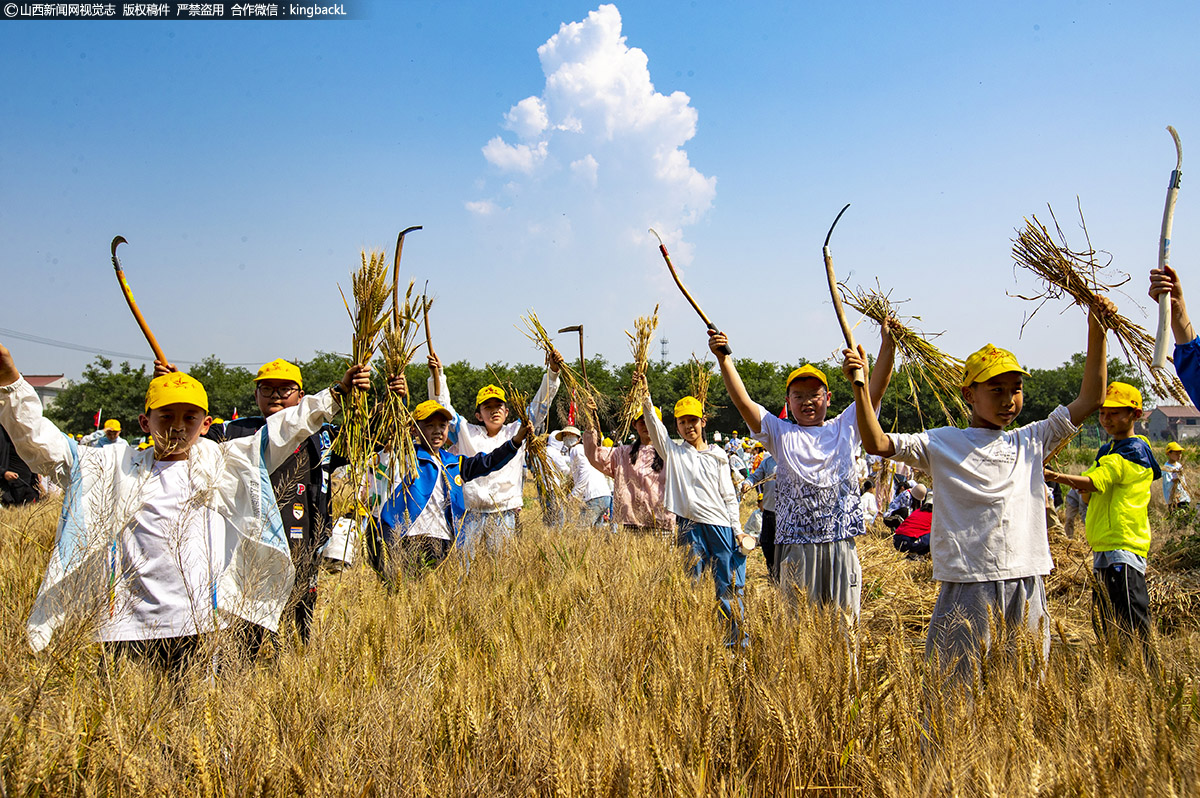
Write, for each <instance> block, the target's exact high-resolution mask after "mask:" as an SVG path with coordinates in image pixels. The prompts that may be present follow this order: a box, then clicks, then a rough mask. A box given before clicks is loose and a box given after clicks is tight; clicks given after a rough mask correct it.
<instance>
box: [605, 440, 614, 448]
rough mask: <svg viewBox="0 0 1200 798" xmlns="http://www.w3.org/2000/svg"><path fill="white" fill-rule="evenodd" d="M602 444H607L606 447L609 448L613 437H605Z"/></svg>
mask: <svg viewBox="0 0 1200 798" xmlns="http://www.w3.org/2000/svg"><path fill="white" fill-rule="evenodd" d="M604 445H605V446H607V447H609V448H610V449H611V448H612V445H613V439H612V438H605V439H604Z"/></svg>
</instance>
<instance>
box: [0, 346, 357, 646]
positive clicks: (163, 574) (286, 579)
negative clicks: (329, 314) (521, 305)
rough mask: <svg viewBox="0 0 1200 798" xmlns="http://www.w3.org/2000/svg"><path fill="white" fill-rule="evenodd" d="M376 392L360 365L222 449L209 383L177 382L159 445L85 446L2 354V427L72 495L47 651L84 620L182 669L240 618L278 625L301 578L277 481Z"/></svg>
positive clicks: (47, 617) (169, 378) (157, 416)
mask: <svg viewBox="0 0 1200 798" xmlns="http://www.w3.org/2000/svg"><path fill="white" fill-rule="evenodd" d="M160 365H161V364H160ZM369 387H370V370H369V367H367V366H352V367H351V368H350V369H349V370H348V371H347V372H346V374H345V376H344V377H343V378H342V381H341V382H340V383H337V384H335V385H334V386H333V389H331V390H326V391H322V392H320V393H319V394H316V395H313V396H307V397H305V398H304V399H303V400H302V401H301V402H300V404H299V405H298V406H297V407H295V408H289V409H288V410H286V411H284V412H281V413H278V414H276V415H275V416H272V418H271V419H270V421H269V422H268V423H267V425H266V426H264V427H263V428H262V429H261V430H260V431H259V433H258V434H256V435H254V436H253V437H248V438H241V439H239V440H235V441H230V442H228V443H224V444H216V443H213V442H212V441H209V440H202V439H201V436H202V435H203V433H204V432H206V431H207V430H208V427H209V424H210V422H211V419H209V417H208V397H207V394H206V393H205V391H204V387H203V386H202V385H201V384H200V383H199V382H197V381H196V380H195V379H194V378H192V377H190V376H188V375H186V374H177V373H168V374H163V375H162V376H159V377H155V378H154V379H153V380H152V381H151V382H150V387H149V389H148V390H147V391H146V402H145V413H144V414H143V415H142V416H141V417H140V418H139V423H140V425H141V428H142V431H143V432H144V433H147V434H151V435H153V437H154V447H153V448H149V449H146V450H144V451H140V452H139V451H137V450H135V449H133V448H132V447H129V446H108V447H104V448H101V449H92V448H81V447H79V446H78V445H77V444H76V443H75V442H74V441H73V440H71V439H70V437H69V436H66V435H63V434H62V433H60V432H59V431H58V430H57V429H56V428H55V427H54V425H53V424H51V423H50V422H49V421H48V420H46V419H45V418H44V417H43V416H42V411H41V403H40V402H39V401H38V398H37V394H36V393H34V390H33V388H32V387H30V385H29V384H28V383H27V382H25V380H23V379H21V375H20V373H19V372H18V371H17V368H16V365H15V364H14V363H13V359H12V356H11V355H10V354H9V352H8V350H7V349H6V348H4V347H3V346H0V424H3V426H4V428H5V429H7V430H8V431H9V433H10V434H11V435H12V436H13V441H14V443H15V444H16V447H17V450H18V451H19V452H21V454H22V456H24V457H25V458H26V459H27V460H28V461H29V462H30V463H31V465H33V466H34V468H35V469H36V470H38V471H40V472H42V473H46V474H48V475H51V476H52V478H53V479H54V480H55V481H57V482H59V483H60V484H61V485H63V486H64V488H65V490H66V497H65V499H64V503H63V514H62V516H61V518H60V520H59V525H58V533H57V538H56V541H55V550H54V552H53V553H52V554H51V557H50V563H49V566H48V567H47V571H46V578H45V580H44V581H43V583H42V588H41V590H40V591H39V593H38V597H37V599H36V601H35V603H34V608H33V613H32V615H31V616H30V619H29V624H28V627H29V639H30V643H31V645H32V646H33V648H34V649H35V650H40V649H42V648H43V647H45V646H46V645H47V643H49V642H50V638H51V635H52V634H53V632H54V630H55V629H57V628H59V627H61V626H62V625H63V624H64V623H66V622H67V621H71V620H73V621H76V622H79V621H83V622H85V623H91V624H94V635H95V637H96V639H98V640H101V641H114V642H118V643H121V644H122V645H121V646H120V648H122V649H124V650H126V651H128V652H130V653H132V654H135V655H140V656H147V657H149V658H151V659H153V660H156V661H157V662H159V663H160V664H162V665H164V666H167V667H180V666H181V665H183V664H184V663H186V661H187V659H188V658H189V657H190V655H191V653H192V652H194V651H195V649H196V647H197V646H198V645H199V642H200V640H201V636H202V635H204V634H205V633H207V632H210V631H213V630H214V629H217V628H222V627H224V626H226V625H227V624H228V622H229V620H230V619H231V617H237V618H243V619H245V620H247V621H250V622H252V623H255V624H258V625H260V626H265V627H267V628H269V629H271V630H272V631H274V630H275V629H277V628H278V624H279V617H280V614H281V613H282V612H283V609H284V606H285V604H286V602H287V599H288V594H289V592H290V591H291V587H292V582H293V578H294V571H293V568H292V563H291V557H290V556H289V553H288V547H287V542H286V538H285V537H284V532H283V524H282V521H281V520H280V517H279V512H278V509H277V508H276V505H275V496H274V494H273V492H272V491H271V488H270V482H269V474H270V473H271V471H273V470H274V469H275V468H277V467H278V466H279V464H280V463H282V462H283V461H284V460H286V459H287V457H288V456H289V455H291V453H292V452H293V451H295V449H296V447H297V446H299V445H300V444H302V443H303V441H304V440H305V438H307V437H308V436H309V435H311V434H313V433H314V432H316V431H317V430H318V429H319V428H320V427H321V425H322V424H324V423H325V422H326V421H327V420H329V419H330V418H331V417H332V416H333V415H334V413H335V412H336V411H337V409H338V406H337V400H336V399H335V394H336V395H338V396H342V395H345V394H347V393H348V392H349V391H350V390H351V389H359V390H366V389H367V388H369Z"/></svg>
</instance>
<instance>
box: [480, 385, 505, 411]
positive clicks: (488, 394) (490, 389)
mask: <svg viewBox="0 0 1200 798" xmlns="http://www.w3.org/2000/svg"><path fill="white" fill-rule="evenodd" d="M488 399H499V400H500V401H501V402H507V401H508V397H507V396H505V395H504V389H503V388H501V387H500V386H499V385H485V386H483V387H482V388H480V389H479V393H477V394H475V407H476V409H478V408H479V406H480V405H481V404H483V403H484V402H486V401H487V400H488Z"/></svg>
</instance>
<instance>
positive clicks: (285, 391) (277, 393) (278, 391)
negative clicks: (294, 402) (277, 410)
mask: <svg viewBox="0 0 1200 798" xmlns="http://www.w3.org/2000/svg"><path fill="white" fill-rule="evenodd" d="M298 390H300V389H299V388H297V387H296V386H295V385H292V386H290V387H288V388H268V387H267V386H266V385H263V384H262V383H259V384H258V391H259V393H261V394H262V395H263V396H268V397H270V396H274V397H277V398H279V399H287V398H288V397H290V396H291V395H292V394H294V393H295V392H296V391H298Z"/></svg>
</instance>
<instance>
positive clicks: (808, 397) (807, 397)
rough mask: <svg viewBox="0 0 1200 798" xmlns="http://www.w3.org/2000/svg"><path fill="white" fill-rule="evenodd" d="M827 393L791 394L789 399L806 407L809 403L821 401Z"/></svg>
mask: <svg viewBox="0 0 1200 798" xmlns="http://www.w3.org/2000/svg"><path fill="white" fill-rule="evenodd" d="M825 393H826V392H825V391H823V390H821V391H817V392H816V393H789V394H788V399H791V400H794V401H796V402H799V403H800V404H802V405H806V404H808V403H809V402H819V401H821V399H823V398H824V397H825Z"/></svg>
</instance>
